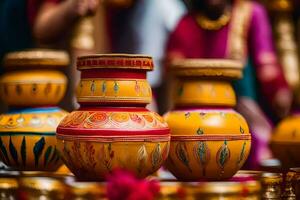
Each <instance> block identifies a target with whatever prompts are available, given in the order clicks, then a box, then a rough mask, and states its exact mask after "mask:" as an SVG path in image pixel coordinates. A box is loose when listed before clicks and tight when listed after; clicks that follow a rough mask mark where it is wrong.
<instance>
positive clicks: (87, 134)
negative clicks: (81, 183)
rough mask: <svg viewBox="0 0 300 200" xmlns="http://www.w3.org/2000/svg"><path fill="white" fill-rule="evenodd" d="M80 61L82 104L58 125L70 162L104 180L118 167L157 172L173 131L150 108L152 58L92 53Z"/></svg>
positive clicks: (85, 175) (82, 175) (87, 176)
mask: <svg viewBox="0 0 300 200" xmlns="http://www.w3.org/2000/svg"><path fill="white" fill-rule="evenodd" d="M77 66H78V69H79V70H80V71H81V83H80V85H79V88H78V101H79V103H80V104H81V108H80V109H79V110H78V111H74V112H72V113H71V114H70V115H68V116H67V117H66V118H64V120H63V121H62V122H61V123H60V125H59V127H58V128H57V138H58V147H59V150H60V153H61V155H62V158H63V160H64V162H65V164H66V165H67V166H68V168H69V169H70V170H71V171H72V172H73V173H74V174H75V175H76V176H77V177H78V178H79V179H83V180H103V179H104V178H105V176H106V175H107V174H108V173H110V172H111V171H112V170H113V169H116V168H122V169H126V170H129V171H132V172H134V173H135V174H136V175H137V176H138V177H146V176H147V175H150V174H152V173H154V172H155V171H156V170H157V169H159V167H160V166H161V165H162V163H163V161H164V160H165V159H166V158H167V155H168V151H169V140H170V135H169V128H168V126H167V124H166V123H165V122H164V120H163V118H162V117H160V116H159V115H158V114H156V113H154V112H150V111H149V110H147V109H145V105H146V104H147V103H149V101H150V99H151V89H150V86H149V85H148V83H147V82H146V71H149V70H152V68H153V63H152V59H151V57H148V56H142V55H123V54H121V55H119V54H111V55H90V56H83V57H80V58H78V62H77Z"/></svg>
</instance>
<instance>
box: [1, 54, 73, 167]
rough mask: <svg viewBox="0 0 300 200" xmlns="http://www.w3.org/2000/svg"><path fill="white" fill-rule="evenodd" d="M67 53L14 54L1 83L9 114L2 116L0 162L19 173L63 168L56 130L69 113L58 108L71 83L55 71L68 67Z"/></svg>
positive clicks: (11, 55) (8, 57)
mask: <svg viewBox="0 0 300 200" xmlns="http://www.w3.org/2000/svg"><path fill="white" fill-rule="evenodd" d="M68 61H69V60H68V57H67V54H66V53H65V52H56V51H50V50H31V51H23V52H16V53H10V54H8V55H6V57H5V58H4V64H5V67H6V69H7V71H8V72H7V73H5V74H4V75H3V76H2V77H1V79H0V94H1V97H2V99H3V100H4V101H5V102H6V103H7V104H8V106H9V111H8V112H7V113H5V114H2V115H1V116H0V159H1V161H2V162H4V163H5V164H6V165H7V166H8V167H10V168H13V169H16V170H34V171H36V170H38V171H55V170H57V169H58V167H59V166H60V165H61V164H62V162H61V160H60V157H59V154H58V151H57V148H56V137H55V134H56V127H57V125H58V123H59V122H60V120H61V119H62V118H63V117H64V116H65V115H66V113H67V112H65V111H63V110H62V109H60V108H58V107H56V104H57V103H58V102H59V101H60V100H61V99H62V98H63V95H64V93H65V90H66V82H67V79H66V77H65V75H63V74H62V73H61V72H58V71H55V70H53V68H57V67H63V66H64V67H65V66H66V65H67V64H68Z"/></svg>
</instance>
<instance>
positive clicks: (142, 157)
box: [138, 144, 148, 173]
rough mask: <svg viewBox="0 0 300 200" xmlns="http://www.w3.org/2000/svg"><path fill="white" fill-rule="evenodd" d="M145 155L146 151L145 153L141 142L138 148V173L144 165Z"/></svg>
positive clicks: (146, 155) (146, 154)
mask: <svg viewBox="0 0 300 200" xmlns="http://www.w3.org/2000/svg"><path fill="white" fill-rule="evenodd" d="M147 157H148V153H147V150H146V147H145V145H144V144H143V145H142V146H141V147H140V148H139V150H138V163H139V166H138V171H139V173H141V172H142V170H143V168H144V166H145V163H146V161H147Z"/></svg>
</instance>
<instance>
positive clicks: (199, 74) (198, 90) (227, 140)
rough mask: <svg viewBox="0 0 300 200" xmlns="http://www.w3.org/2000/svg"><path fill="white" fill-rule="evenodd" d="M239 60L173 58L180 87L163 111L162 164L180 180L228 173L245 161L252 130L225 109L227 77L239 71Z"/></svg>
mask: <svg viewBox="0 0 300 200" xmlns="http://www.w3.org/2000/svg"><path fill="white" fill-rule="evenodd" d="M241 66H242V64H241V63H239V62H235V61H230V60H207V59H204V60H203V59H195V60H193V59H187V60H179V61H174V62H173V63H172V65H171V67H170V69H171V70H172V72H174V73H175V75H176V76H177V78H178V79H179V81H178V82H179V88H176V90H177V91H179V92H178V93H177V97H176V98H175V109H174V110H173V111H170V112H169V113H167V114H166V115H165V116H164V118H165V120H166V121H167V123H168V125H169V126H170V129H171V146H170V153H169V157H168V159H167V162H166V167H167V168H168V169H169V170H170V171H171V172H172V174H173V175H174V176H176V178H178V179H179V180H190V181H191V180H193V181H194V180H222V179H228V178H230V177H232V176H233V175H234V174H235V173H236V172H237V171H238V170H239V169H240V168H241V167H242V166H243V164H244V162H245V161H246V159H247V157H248V155H249V152H250V147H251V135H250V133H249V128H248V125H247V122H246V121H245V119H244V118H243V117H242V116H241V115H240V114H238V113H237V112H235V111H234V110H232V109H230V107H231V106H233V105H234V104H235V94H234V92H233V89H232V87H231V86H230V84H229V82H228V81H229V80H230V79H233V78H239V77H240V76H241V69H242V68H241ZM222 102H223V103H222ZM214 106H218V107H214Z"/></svg>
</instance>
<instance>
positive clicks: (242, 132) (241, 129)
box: [240, 126, 245, 134]
mask: <svg viewBox="0 0 300 200" xmlns="http://www.w3.org/2000/svg"><path fill="white" fill-rule="evenodd" d="M240 132H241V134H244V133H245V131H244V129H243V128H242V127H241V126H240Z"/></svg>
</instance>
